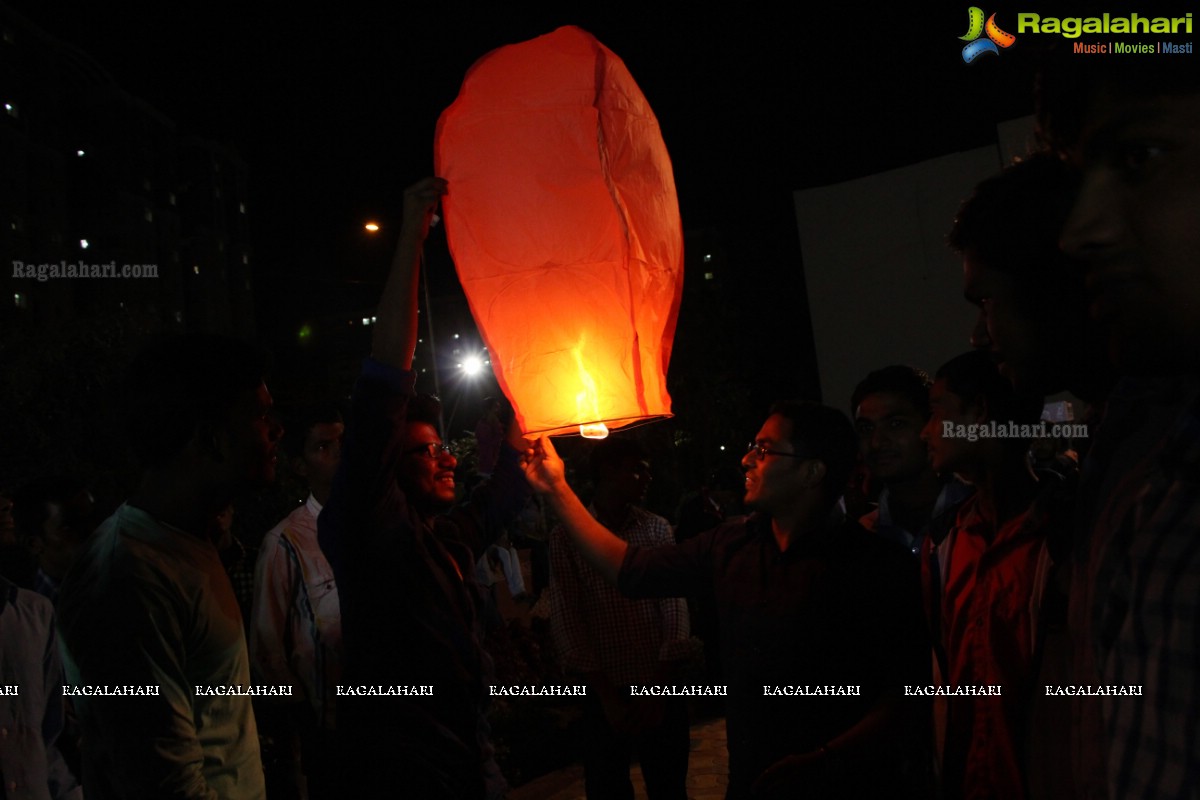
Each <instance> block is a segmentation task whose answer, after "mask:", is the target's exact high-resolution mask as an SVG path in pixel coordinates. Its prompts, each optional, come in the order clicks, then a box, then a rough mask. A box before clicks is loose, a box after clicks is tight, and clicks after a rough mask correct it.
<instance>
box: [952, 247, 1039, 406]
mask: <svg viewBox="0 0 1200 800" xmlns="http://www.w3.org/2000/svg"><path fill="white" fill-rule="evenodd" d="M963 296H964V297H966V299H967V300H968V301H970V302H971V303H972V304H974V305H975V306H976V307H977V308H978V309H979V318H978V320H977V321H976V323H975V328H974V330H972V331H971V346H972V347H975V348H977V349H981V350H987V351H988V352H989V353H990V354H991V356H992V358H993V359H994V360H995V361H996V365H997V367H998V369H999V370H1000V374H1001V375H1003V376H1004V377H1005V378H1007V379H1008V380H1009V382H1010V383H1012V384H1013V386H1014V387H1016V388H1017V389H1018V390H1021V391H1031V392H1044V391H1045V389H1044V387H1045V385H1046V383H1047V382H1048V381H1050V380H1051V377H1050V376H1051V374H1052V373H1053V371H1054V370H1055V365H1054V364H1053V363H1052V357H1053V354H1054V352H1055V350H1054V348H1053V347H1052V346H1047V345H1048V343H1047V342H1046V341H1044V340H1045V335H1044V334H1045V330H1044V329H1045V328H1046V327H1047V326H1039V325H1038V324H1037V321H1036V320H1034V319H1032V318H1031V316H1030V315H1029V314H1028V313H1027V312H1026V311H1025V306H1026V305H1029V304H1022V303H1021V300H1020V297H1019V296H1018V292H1017V282H1016V281H1015V280H1014V279H1013V277H1012V276H1011V275H1009V274H1007V273H1005V272H1001V271H1000V270H996V269H992V268H990V267H987V266H985V265H984V264H983V263H982V262H981V261H980V260H979V258H978V257H977V256H976V254H975V253H974V252H972V251H967V252H966V253H964V254H963Z"/></svg>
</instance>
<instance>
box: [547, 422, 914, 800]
mask: <svg viewBox="0 0 1200 800" xmlns="http://www.w3.org/2000/svg"><path fill="white" fill-rule="evenodd" d="M857 450H858V440H857V436H856V435H855V433H854V429H853V428H852V427H851V426H850V423H849V421H848V420H847V419H846V418H845V416H844V415H843V414H841V413H840V412H838V411H835V410H833V409H830V408H826V407H824V406H820V405H816V404H812V403H788V404H781V405H778V406H776V407H775V408H774V409H773V410H772V413H771V415H770V416H769V417H768V418H767V420H766V422H765V423H764V424H763V426H762V429H761V430H760V431H759V432H758V435H757V436H756V437H755V441H754V442H753V443H752V444H751V445H750V450H749V452H748V453H747V454H746V455H745V457H744V458H743V459H742V468H743V469H744V470H745V472H746V503H747V505H749V506H752V507H753V508H755V509H756V513H755V514H753V515H752V516H750V517H749V518H748V519H747V520H744V521H737V522H730V523H727V524H725V525H722V526H719V527H718V528H715V529H714V530H711V531H708V532H706V533H703V534H701V535H700V536H698V537H696V538H694V539H689V540H687V541H685V542H683V543H681V544H679V545H676V546H674V547H670V546H668V547H658V548H640V547H637V546H634V545H630V544H628V543H626V542H625V541H623V540H622V539H620V538H618V537H616V536H614V535H613V534H612V533H611V532H609V531H608V530H607V529H606V528H605V527H603V526H602V525H601V524H600V523H599V522H597V521H596V520H595V519H594V518H593V517H592V516H591V515H590V514H589V513H588V512H587V510H586V509H585V508H584V507H583V505H582V504H581V503H580V502H579V499H578V498H577V497H576V496H575V494H574V493H573V492H572V491H571V489H570V487H568V486H567V483H566V481H565V479H564V476H563V464H562V461H561V460H560V459H559V458H558V456H557V455H556V454H555V452H554V446H553V445H552V444H551V443H550V440H549V439H546V438H543V439H542V440H540V441H539V443H538V444H537V446H536V447H534V448H532V449H530V450H528V451H526V456H525V474H526V477H527V478H528V479H529V482H530V484H531V485H532V486H533V487H534V489H535V490H536V491H538V492H539V493H541V494H543V495H545V496H546V498H547V499H548V501H549V503H550V504H551V506H552V507H553V508H554V510H555V512H556V513H557V514H558V516H559V517H560V519H561V520H562V522H563V525H564V527H565V529H566V530H567V532H568V534H569V535H570V536H571V538H572V539H573V540H574V542H575V543H576V545H577V546H578V547H579V549H580V551H581V552H582V553H583V554H584V556H585V557H586V558H587V559H588V560H589V561H590V562H591V563H592V564H593V565H594V566H595V567H596V568H597V569H598V570H599V571H600V573H601V574H602V575H604V576H605V578H606V579H608V580H609V581H611V582H613V583H615V584H616V585H617V586H618V587H619V588H620V590H621V591H622V593H624V594H626V595H628V596H630V597H671V596H683V595H689V594H700V593H702V592H705V593H711V594H712V595H713V596H714V597H715V601H716V606H717V609H718V614H719V617H720V630H721V643H722V657H723V662H724V663H723V667H724V675H725V678H726V680H727V681H728V698H727V704H726V726H727V730H728V744H729V789H728V794H727V795H726V797H727V798H730V799H731V800H733V799H735V798H746V797H795V796H798V795H797V793H798V792H800V791H801V790H803V792H804V796H805V797H821V798H829V797H875V796H880V797H882V796H887V797H905V796H910V795H912V794H915V791H916V789H915V787H914V786H913V783H914V781H916V780H917V779H918V777H919V776H918V775H916V774H914V773H919V772H920V770H919V768H917V766H916V765H915V764H913V763H912V761H911V759H909V758H907V756H908V751H907V748H906V743H907V742H912V741H917V740H919V739H920V738H921V737H920V736H914V735H913V732H912V730H911V727H910V726H911V724H912V722H913V720H914V719H916V716H915V715H918V714H919V713H920V709H919V708H910V707H909V706H908V705H907V704H906V703H907V702H910V701H906V699H905V697H904V695H905V687H906V686H915V685H920V684H924V683H928V680H927V676H928V669H929V668H928V637H927V636H926V633H925V631H924V629H923V626H922V624H921V622H920V620H921V613H920V600H919V590H918V586H917V582H916V580H915V577H914V576H913V574H912V569H911V565H910V564H909V563H908V561H907V556H906V554H905V553H904V551H903V549H902V548H900V547H898V546H896V545H895V544H893V543H891V542H888V541H885V540H882V539H881V538H880V537H877V536H872V535H871V534H868V533H867V532H866V531H864V530H863V529H862V528H860V527H859V526H858V525H857V524H856V523H852V522H851V523H844V522H842V521H841V520H840V519H839V518H837V516H836V512H835V505H836V503H837V500H838V497H839V496H840V495H841V491H842V487H844V486H845V484H846V479H847V477H848V476H849V474H850V470H851V468H852V467H853V464H854V461H855V457H856V453H857ZM906 769H907V770H909V771H906ZM910 789H912V792H910Z"/></svg>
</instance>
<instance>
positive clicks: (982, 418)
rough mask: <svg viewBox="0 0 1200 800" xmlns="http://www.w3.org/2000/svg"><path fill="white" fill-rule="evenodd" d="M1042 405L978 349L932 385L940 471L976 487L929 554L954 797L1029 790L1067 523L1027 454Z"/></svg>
mask: <svg viewBox="0 0 1200 800" xmlns="http://www.w3.org/2000/svg"><path fill="white" fill-rule="evenodd" d="M1041 407H1042V403H1041V398H1040V397H1039V396H1036V395H1023V394H1019V393H1017V392H1016V391H1015V390H1014V389H1013V386H1012V384H1011V383H1010V382H1009V381H1008V380H1006V379H1005V378H1004V376H1002V375H1001V374H1000V371H999V370H998V368H997V366H996V363H995V361H993V360H992V359H991V358H990V357H989V356H988V354H987V353H985V352H982V351H978V350H977V351H974V352H971V353H967V354H965V355H961V356H958V357H957V358H954V359H952V360H951V361H949V362H947V363H946V364H945V365H944V366H943V367H942V368H941V369H940V370H939V371H938V373H937V377H936V379H935V381H934V384H933V388H932V389H931V390H930V411H931V414H930V418H929V422H928V424H927V425H926V426H925V428H924V430H923V431H922V433H921V436H922V438H923V439H924V440H925V441H926V443H927V445H928V448H929V458H930V461H931V463H932V465H933V468H934V470H936V471H937V472H938V473H939V474H941V475H949V474H951V473H953V474H956V475H958V476H959V477H961V478H963V479H964V480H966V481H968V482H969V483H972V484H974V486H975V488H976V491H975V494H974V495H973V496H972V497H971V498H970V499H969V500H967V501H966V502H965V503H964V504H963V506H962V507H961V508H960V509H959V512H958V517H957V520H956V521H955V524H954V525H953V527H952V528H951V530H950V532H949V534H948V535H947V536H946V538H945V539H944V540H943V541H942V542H941V544H940V545H937V544H935V543H934V542H933V541H932V540H927V541H926V544H925V547H926V552H925V557H924V558H922V564H923V579H924V584H925V589H926V592H925V593H926V598H927V611H928V613H929V616H930V621H931V627H932V630H933V634H934V639H935V650H936V652H937V656H938V668H939V671H940V673H941V675H940V684H941V685H942V686H944V687H945V689H946V694H947V695H949V696H948V697H947V698H946V699H947V700H948V702H947V703H940V702H939V703H935V720H934V723H935V730H936V731H937V734H938V742H937V745H938V751H939V754H940V756H941V765H942V768H941V779H942V785H943V790H944V795H945V796H946V797H950V798H957V797H963V798H1006V800H1019V799H1020V798H1023V797H1026V796H1028V792H1027V777H1026V770H1025V768H1024V766H1023V764H1024V760H1025V743H1026V738H1027V737H1026V728H1027V726H1028V713H1029V708H1030V706H1031V702H1032V696H1033V692H1034V683H1035V678H1036V660H1037V655H1036V654H1037V650H1038V641H1039V639H1038V622H1039V617H1040V600H1041V596H1042V592H1043V589H1044V586H1043V585H1042V584H1043V582H1044V579H1045V576H1046V575H1047V574H1048V571H1049V563H1050V562H1049V551H1048V548H1047V541H1048V540H1049V539H1050V537H1051V536H1052V533H1053V532H1054V531H1055V530H1058V529H1060V528H1061V529H1064V530H1065V529H1066V526H1065V525H1063V524H1062V522H1061V520H1060V513H1059V511H1058V508H1059V499H1060V498H1059V496H1058V495H1057V494H1056V493H1055V492H1053V491H1049V490H1048V487H1041V486H1039V484H1038V481H1037V479H1036V478H1035V477H1034V475H1033V473H1032V471H1031V470H1030V467H1029V463H1028V459H1027V457H1026V451H1027V450H1028V448H1029V438H1030V437H1029V436H1028V435H1025V434H1027V433H1028V432H1029V430H1030V429H1031V428H1032V427H1033V426H1034V425H1035V424H1036V423H1037V422H1038V417H1039V413H1040V411H1041ZM993 422H994V423H996V424H995V426H994V427H992V425H991V423H993ZM997 433H1000V434H1002V435H1000V436H997V435H996V434H997ZM1055 488H1057V487H1055ZM938 699H939V700H941V699H942V698H938Z"/></svg>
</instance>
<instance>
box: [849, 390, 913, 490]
mask: <svg viewBox="0 0 1200 800" xmlns="http://www.w3.org/2000/svg"><path fill="white" fill-rule="evenodd" d="M924 425H925V418H924V417H923V416H922V415H921V413H920V412H919V411H917V409H916V408H915V407H914V406H913V404H912V401H911V400H909V399H908V398H907V397H905V396H904V395H903V394H901V393H899V392H875V393H874V394H869V395H867V396H866V397H864V398H863V399H862V400H861V401H860V402H859V404H858V409H857V410H856V412H855V418H854V429H855V431H856V432H857V433H858V444H859V452H861V453H862V457H863V462H864V463H865V464H866V466H867V468H868V469H869V470H870V471H871V475H872V476H873V477H875V478H878V479H879V480H882V481H883V482H884V483H891V482H895V481H905V480H911V479H913V478H916V477H917V476H919V475H921V473H923V472H925V470H926V469H928V467H929V457H928V454H927V453H926V450H925V442H924V441H922V440H921V429H922V428H923V427H924Z"/></svg>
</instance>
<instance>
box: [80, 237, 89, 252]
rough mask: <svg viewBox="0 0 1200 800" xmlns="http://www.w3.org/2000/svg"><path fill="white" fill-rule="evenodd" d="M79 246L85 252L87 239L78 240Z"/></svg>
mask: <svg viewBox="0 0 1200 800" xmlns="http://www.w3.org/2000/svg"><path fill="white" fill-rule="evenodd" d="M79 246H80V247H82V248H83V249H84V250H87V249H88V240H87V239H80V240H79Z"/></svg>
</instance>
